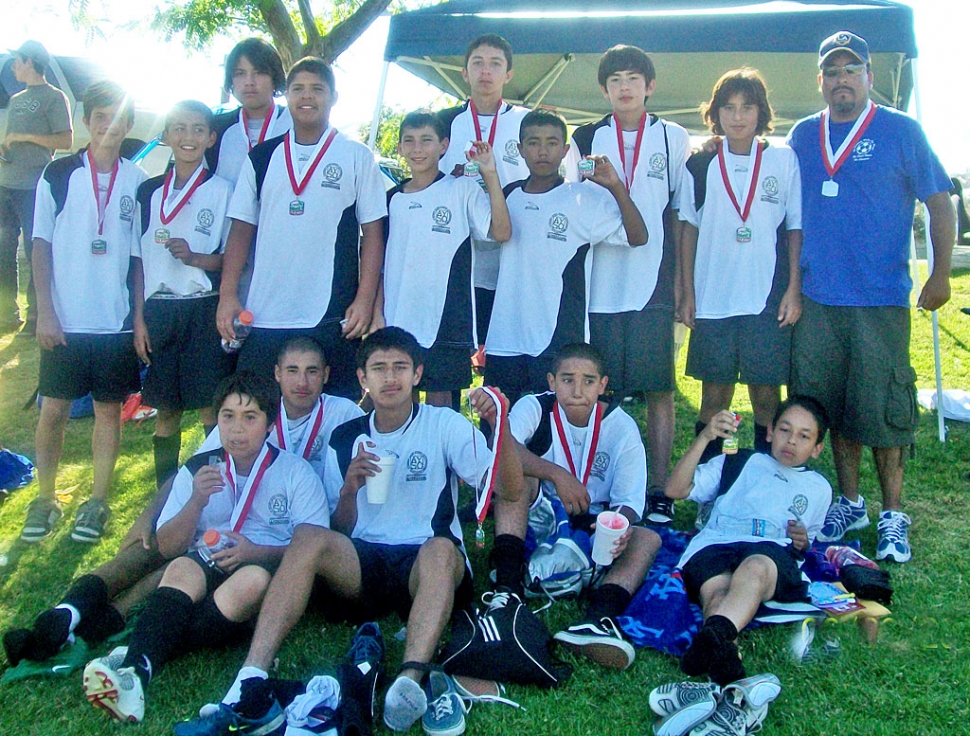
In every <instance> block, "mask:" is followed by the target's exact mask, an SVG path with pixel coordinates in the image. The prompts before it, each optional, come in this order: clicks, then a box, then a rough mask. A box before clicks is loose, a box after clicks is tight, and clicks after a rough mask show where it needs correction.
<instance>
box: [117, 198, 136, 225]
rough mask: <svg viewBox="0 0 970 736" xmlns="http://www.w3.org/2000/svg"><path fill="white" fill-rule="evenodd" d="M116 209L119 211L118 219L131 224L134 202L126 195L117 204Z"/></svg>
mask: <svg viewBox="0 0 970 736" xmlns="http://www.w3.org/2000/svg"><path fill="white" fill-rule="evenodd" d="M118 208H119V209H120V210H121V214H120V215H119V216H118V217H119V219H121V220H124V221H125V222H131V214H132V213H133V212H134V211H135V200H134V199H132V198H131V197H129V196H128V195H127V194H126V195H125V196H124V197H122V198H121V201H120V202H119V203H118Z"/></svg>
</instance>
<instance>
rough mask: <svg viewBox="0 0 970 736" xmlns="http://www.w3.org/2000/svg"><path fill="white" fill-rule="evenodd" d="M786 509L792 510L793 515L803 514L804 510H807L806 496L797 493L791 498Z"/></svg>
mask: <svg viewBox="0 0 970 736" xmlns="http://www.w3.org/2000/svg"><path fill="white" fill-rule="evenodd" d="M788 510H789V511H791V512H793V513H794V514H795V516H804V515H805V512H806V511H808V497H807V496H804V495H802V494H801V493H799V494H798V495H797V496H795V498H794V499H793V500H792V502H791V506H790V507H789V509H788Z"/></svg>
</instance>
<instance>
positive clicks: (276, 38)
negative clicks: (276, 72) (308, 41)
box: [259, 0, 306, 69]
mask: <svg viewBox="0 0 970 736" xmlns="http://www.w3.org/2000/svg"><path fill="white" fill-rule="evenodd" d="M259 11H260V13H261V14H262V16H263V20H265V21H266V27H267V28H268V29H269V33H270V35H271V36H272V37H273V43H274V44H275V45H276V50H277V51H279V52H280V56H281V57H283V68H284V69H289V68H290V67H291V66H293V64H294V63H295V62H297V61H298V60H299V59H300V58H301V57H303V56H304V54H305V53H306V52H305V50H304V46H303V43H302V42H301V41H300V37H299V35H298V34H297V32H296V28H294V27H293V21H292V20H290V14H289V13H288V12H287V10H286V6H285V5H283V0H260V2H259Z"/></svg>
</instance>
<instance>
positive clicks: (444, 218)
mask: <svg viewBox="0 0 970 736" xmlns="http://www.w3.org/2000/svg"><path fill="white" fill-rule="evenodd" d="M431 219H432V220H433V221H434V225H432V226H431V232H434V233H445V234H446V235H450V234H451V228H450V227H448V225H449V224H450V223H451V210H449V209H448V208H447V207H445V206H441V207H435V208H434V212H432V213H431Z"/></svg>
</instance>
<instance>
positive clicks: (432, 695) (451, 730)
mask: <svg viewBox="0 0 970 736" xmlns="http://www.w3.org/2000/svg"><path fill="white" fill-rule="evenodd" d="M421 726H422V727H423V728H424V732H425V733H426V734H428V736H460V735H461V734H463V733H465V704H464V703H463V702H462V699H461V697H459V695H458V693H457V692H456V690H455V684H454V683H453V682H452V680H451V678H450V677H448V675H446V674H445V673H444V672H442V671H441V670H431V672H429V673H428V709H427V710H426V711H425V713H424V715H423V716H422V717H421Z"/></svg>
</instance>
